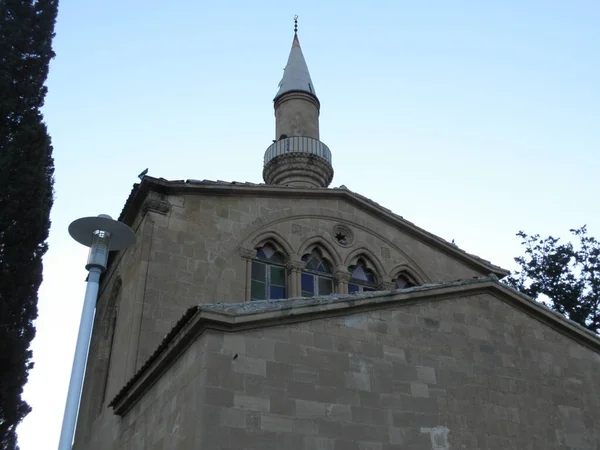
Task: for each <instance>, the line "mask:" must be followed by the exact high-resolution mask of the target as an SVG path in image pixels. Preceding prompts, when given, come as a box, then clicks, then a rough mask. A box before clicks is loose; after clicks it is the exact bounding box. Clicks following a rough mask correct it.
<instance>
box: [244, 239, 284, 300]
mask: <svg viewBox="0 0 600 450" xmlns="http://www.w3.org/2000/svg"><path fill="white" fill-rule="evenodd" d="M266 246H269V247H271V248H272V249H273V255H275V254H278V255H280V256H281V259H282V261H281V262H276V261H271V260H270V258H267V259H265V258H261V257H259V256H258V253H259V251H260V250H261V249H263V248H264V247H266ZM286 259H287V257H286V255H285V254H284V253H283V252H282V251H281V250H280V249H279V247H278V246H276V245H275V244H273V243H271V242H265V243H264V244H263V245H261V246H258V247H256V248H255V254H254V257H253V258H251V260H250V263H251V264H250V301H264V300H283V299H286V298H288V294H289V288H288V274H287V270H286V266H285V261H286ZM255 265H261V266H263V268H264V269H263V270H264V279H259V278H255V277H254V275H255V269H254V268H255ZM273 268H276V269H277V270H281V271H282V272H283V284H273V283H272V269H273ZM255 282H257V283H261V284H263V285H264V297H265V298H256V296H255V294H256V292H255V291H254V289H253V286H254V285H255ZM272 287H276V288H280V289H282V290H283V296H282V297H277V298H272V297H271V288H272Z"/></svg>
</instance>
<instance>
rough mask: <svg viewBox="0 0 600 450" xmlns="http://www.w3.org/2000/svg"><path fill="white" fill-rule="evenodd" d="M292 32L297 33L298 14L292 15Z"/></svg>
mask: <svg viewBox="0 0 600 450" xmlns="http://www.w3.org/2000/svg"><path fill="white" fill-rule="evenodd" d="M294 34H298V14H296V15H295V16H294Z"/></svg>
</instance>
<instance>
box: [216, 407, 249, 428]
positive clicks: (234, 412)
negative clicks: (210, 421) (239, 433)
mask: <svg viewBox="0 0 600 450" xmlns="http://www.w3.org/2000/svg"><path fill="white" fill-rule="evenodd" d="M220 425H221V426H222V427H234V428H246V411H245V410H243V409H236V408H221V410H220Z"/></svg>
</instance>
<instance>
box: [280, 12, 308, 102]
mask: <svg viewBox="0 0 600 450" xmlns="http://www.w3.org/2000/svg"><path fill="white" fill-rule="evenodd" d="M294 23H295V25H294V40H293V41H292V49H291V50H290V56H289V57H288V61H287V65H286V66H285V69H284V71H283V78H282V79H281V81H280V82H279V91H277V95H276V96H275V99H277V98H278V97H279V96H281V95H283V94H285V93H286V92H294V91H302V92H307V93H309V94H312V95H314V96H315V97H316V96H317V94H316V92H315V87H314V85H313V82H312V80H311V79H310V73H309V72H308V66H307V65H306V60H305V59H304V55H303V54H302V48H301V47H300V41H299V40H298V17H295V18H294Z"/></svg>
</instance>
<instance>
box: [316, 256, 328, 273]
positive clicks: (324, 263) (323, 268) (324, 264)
mask: <svg viewBox="0 0 600 450" xmlns="http://www.w3.org/2000/svg"><path fill="white" fill-rule="evenodd" d="M319 271H320V272H325V273H331V265H330V264H329V263H328V262H327V260H326V259H322V260H321V266H320V267H319Z"/></svg>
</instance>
